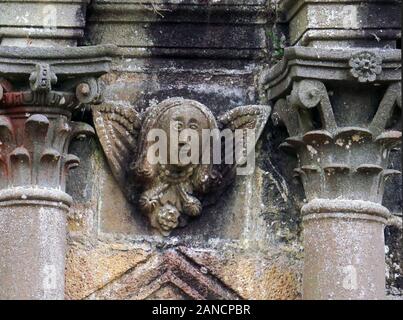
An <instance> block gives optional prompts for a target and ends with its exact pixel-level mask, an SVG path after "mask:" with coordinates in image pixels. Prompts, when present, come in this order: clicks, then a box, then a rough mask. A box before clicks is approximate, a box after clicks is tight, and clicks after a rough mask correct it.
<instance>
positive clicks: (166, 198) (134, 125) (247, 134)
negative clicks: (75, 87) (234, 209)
mask: <svg viewBox="0 0 403 320" xmlns="http://www.w3.org/2000/svg"><path fill="white" fill-rule="evenodd" d="M269 113H270V108H269V107H268V106H243V107H238V108H235V109H233V110H231V111H229V112H227V113H225V114H224V115H222V116H221V117H219V118H218V119H216V118H215V116H214V115H213V114H212V112H211V111H210V110H209V109H208V108H207V107H206V106H204V105H203V104H201V103H199V102H197V101H194V100H186V99H182V98H171V99H167V100H165V101H163V102H161V103H160V104H158V105H156V106H154V107H150V108H148V109H147V110H146V111H144V112H142V113H140V112H137V111H136V110H135V109H133V108H129V107H126V106H119V105H114V104H106V103H105V104H101V105H99V106H96V107H94V109H93V116H94V123H95V127H96V131H97V134H98V136H99V140H100V142H101V145H102V147H103V149H104V152H105V155H106V157H107V160H108V162H109V165H110V167H111V170H112V172H113V174H114V176H115V178H116V179H117V181H118V182H119V184H120V185H121V187H122V188H123V189H124V191H125V192H126V195H127V197H128V198H129V199H133V198H136V197H133V194H135V192H134V190H135V189H136V188H139V186H140V189H141V190H140V193H141V195H140V196H139V197H137V199H136V200H137V202H138V204H139V207H140V209H141V211H142V212H143V213H145V214H146V215H147V216H148V217H149V220H150V223H151V225H152V227H154V228H156V229H157V230H158V231H159V232H160V233H161V234H163V235H165V236H167V235H169V234H170V232H171V231H172V230H174V229H175V228H177V227H183V226H185V225H186V224H187V222H188V219H189V218H190V217H196V216H199V215H200V214H201V211H202V207H203V203H204V202H206V201H207V199H208V198H210V201H214V200H211V199H212V197H211V193H214V195H215V196H217V195H219V194H220V193H221V192H222V191H223V190H224V188H225V187H226V186H227V185H228V184H229V183H231V181H233V179H234V177H235V175H236V173H237V169H238V168H239V167H240V166H244V165H245V164H246V165H248V164H247V163H246V162H245V161H247V160H248V159H250V158H251V157H252V158H253V159H252V160H254V155H253V151H254V147H255V144H256V141H257V139H258V138H259V136H260V133H261V132H262V130H263V128H264V126H265V124H266V121H267V119H268V116H269ZM224 131H225V132H226V134H227V135H226V138H225V139H223V140H224V141H225V143H223V142H221V139H219V140H214V139H213V138H212V136H209V138H207V139H204V138H203V137H205V136H204V135H203V133H205V132H208V133H212V132H216V133H218V137H220V136H219V134H220V133H222V132H224ZM185 132H187V133H193V134H194V135H191V134H190V135H187V134H186V135H183V133H185ZM158 133H160V134H162V135H161V136H159V137H158V139H155V137H156V136H155V135H156V134H158ZM231 134H232V135H231ZM213 136H214V134H213ZM161 137H162V138H161ZM237 138H239V139H238V140H237ZM214 141H215V142H216V144H215V145H214ZM217 141H219V143H218V151H217V148H216V149H215V156H214V146H216V147H217ZM157 142H160V143H161V144H160V146H161V148H158V150H157V151H156V149H155V146H156V144H158V143H157ZM162 142H165V143H162ZM195 142H196V143H195ZM211 143H213V144H211ZM228 145H231V146H232V147H233V148H232V149H227V146H228ZM164 146H165V147H166V148H165V151H164ZM237 146H238V147H237ZM193 147H195V148H193ZM195 149H196V152H195ZM151 151H152V152H151ZM189 151H191V152H189ZM189 153H190V154H191V155H192V156H191V158H192V159H191V161H187V162H186V161H183V157H182V156H183V155H184V154H186V155H188V154H189ZM168 154H169V160H167V161H166V162H164V161H155V160H156V158H158V160H161V159H163V158H165V157H166V156H167V155H168ZM218 154H219V157H218V161H216V160H217V155H218ZM206 155H207V157H206ZM237 155H240V156H237ZM221 156H222V157H221ZM228 156H230V157H228ZM172 157H173V158H172ZM231 157H232V159H233V161H232V162H231V161H226V160H229V159H230V158H231ZM173 159H174V160H176V161H173ZM187 159H188V158H187ZM206 159H207V161H205V160H206Z"/></svg>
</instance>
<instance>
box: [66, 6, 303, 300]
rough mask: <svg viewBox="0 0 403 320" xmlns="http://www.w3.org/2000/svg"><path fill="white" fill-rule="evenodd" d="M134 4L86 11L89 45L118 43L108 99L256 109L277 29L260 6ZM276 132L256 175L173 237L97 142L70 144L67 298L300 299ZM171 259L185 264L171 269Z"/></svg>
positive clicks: (292, 193) (107, 80)
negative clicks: (117, 174) (159, 228)
mask: <svg viewBox="0 0 403 320" xmlns="http://www.w3.org/2000/svg"><path fill="white" fill-rule="evenodd" d="M135 3H136V2H135V1H134V2H132V3H131V5H127V4H123V3H121V4H120V3H119V2H117V3H116V2H115V3H114V5H112V4H110V3H108V2H107V1H95V2H94V5H93V7H92V8H91V7H90V9H89V12H88V17H87V20H88V22H87V29H86V37H85V38H86V40H85V43H86V44H100V43H113V44H117V45H118V46H119V47H120V48H119V51H118V54H117V56H116V57H115V58H114V61H113V70H112V72H111V73H109V74H108V75H107V76H105V77H104V78H103V83H104V85H105V91H104V96H105V100H106V101H112V102H113V101H119V102H120V103H123V104H126V105H129V106H131V107H133V108H136V109H138V110H142V109H145V108H148V107H150V106H152V105H155V104H157V103H158V102H160V101H162V100H164V99H166V98H169V97H176V96H181V97H184V98H189V99H195V100H197V101H200V102H202V103H203V104H205V105H206V106H208V107H209V108H210V109H211V110H212V111H213V113H214V114H215V115H216V116H217V115H220V114H223V113H224V112H225V111H227V110H230V109H232V108H234V107H236V106H241V105H248V104H258V103H259V102H260V101H259V94H258V86H257V78H258V74H259V72H260V69H261V67H262V66H263V65H264V64H265V63H266V62H267V60H268V59H267V58H268V55H267V53H268V43H267V25H268V24H270V23H272V22H273V21H272V18H273V12H272V11H271V9H268V8H267V6H266V4H265V1H260V0H254V1H244V2H243V4H240V3H239V1H215V2H214V3H213V2H205V1H180V2H172V3H175V4H167V3H168V2H166V4H164V5H163V4H161V3H162V2H161V3H160V2H156V3H155V4H154V5H152V4H142V5H140V4H135ZM112 7H113V8H112ZM101 22H102V23H101ZM80 116H82V115H80V114H77V117H78V118H79V117H80ZM84 117H85V115H84ZM275 136H276V134H275V133H273V130H272V128H271V127H270V126H269V127H268V128H267V129H266V130H265V132H264V133H263V135H262V138H261V140H260V141H259V143H258V159H257V166H256V172H255V174H254V175H253V176H251V177H238V178H237V180H236V182H235V183H234V184H233V185H232V186H231V187H230V188H229V189H228V190H227V191H226V192H225V194H223V195H222V196H221V197H220V199H219V200H218V201H217V202H215V203H213V204H211V205H208V206H206V207H205V209H204V211H203V215H202V216H201V217H200V218H197V219H194V220H192V221H191V222H190V224H189V225H188V226H187V227H186V228H182V229H178V230H176V231H174V232H173V233H172V234H171V236H170V237H168V238H164V237H161V236H160V235H158V234H157V233H156V232H155V231H153V230H152V229H151V228H150V226H149V224H148V221H147V219H146V217H144V216H143V215H142V214H141V213H140V211H139V209H138V208H137V207H136V205H133V204H130V203H129V202H128V201H127V199H126V198H125V196H124V194H122V192H121V191H120V188H119V187H118V185H117V183H116V182H115V180H114V178H113V176H112V174H111V172H110V169H109V168H108V165H107V164H106V160H105V156H104V154H103V152H102V151H101V149H100V146H99V144H98V142H97V140H96V139H92V140H91V141H81V142H77V143H76V144H75V145H74V146H73V147H72V148H73V150H74V152H76V153H78V154H80V157H81V159H82V162H81V163H82V165H81V167H80V168H78V169H77V170H75V171H74V172H73V173H72V174H71V176H70V179H69V185H68V190H69V192H70V193H71V194H72V196H73V198H74V199H75V204H74V206H73V209H72V210H71V213H70V215H69V229H70V236H69V246H70V250H69V254H68V263H67V278H66V296H67V297H68V298H70V299H76V298H85V297H90V298H129V297H136V298H150V299H152V298H189V297H191V298H195V297H200V296H201V297H210V298H225V297H231V298H244V299H296V298H298V297H299V296H300V278H301V266H302V260H301V258H302V248H301V243H300V241H299V224H298V221H299V218H298V203H299V202H298V201H301V200H302V197H301V196H298V195H301V188H300V187H299V185H298V184H297V183H296V182H294V181H293V180H292V178H291V177H285V175H284V172H280V171H279V170H280V169H279V168H278V167H279V162H281V163H287V161H284V158H282V160H280V159H281V156H280V155H279V154H278V152H277V151H276V150H275V149H274V148H275V146H273V145H272V142H271V141H272V140H273V139H274V138H275ZM281 170H285V171H287V169H286V168H281ZM286 179H288V180H286ZM296 190H297V191H299V193H298V192H296ZM169 254H175V255H178V257H177V258H175V259H177V260H179V261H182V259H183V263H182V262H180V263H179V264H180V266H176V265H175V263H173V262H171V260H170V259H168V258H166V256H167V255H169ZM175 259H174V260H175ZM164 261H168V262H164ZM182 268H183V269H182ZM167 270H170V271H167ZM171 272H172V273H173V274H174V275H175V276H172V277H171V276H169V274H171ZM182 274H183V275H182ZM170 277H171V278H170ZM176 277H178V278H179V279H180V281H179V280H178V279H177V278H176ZM167 279H168V280H167Z"/></svg>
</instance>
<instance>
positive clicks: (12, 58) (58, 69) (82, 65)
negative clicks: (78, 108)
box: [0, 45, 116, 77]
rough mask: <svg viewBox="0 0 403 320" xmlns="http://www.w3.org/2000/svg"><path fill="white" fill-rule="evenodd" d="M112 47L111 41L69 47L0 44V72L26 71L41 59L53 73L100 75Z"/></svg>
mask: <svg viewBox="0 0 403 320" xmlns="http://www.w3.org/2000/svg"><path fill="white" fill-rule="evenodd" d="M115 49H116V48H115V46H113V45H103V46H92V47H71V48H59V47H49V48H42V47H35V48H26V47H25V48H23V47H8V46H0V74H1V75H2V76H24V75H29V74H30V73H31V72H32V71H33V70H34V68H35V65H37V64H38V63H43V62H45V63H47V64H49V65H50V66H51V67H52V71H53V72H54V73H55V74H56V75H57V76H61V77H64V76H65V77H72V76H83V75H92V76H100V75H102V74H104V73H106V72H108V70H109V64H110V62H111V56H113V55H114V50H115Z"/></svg>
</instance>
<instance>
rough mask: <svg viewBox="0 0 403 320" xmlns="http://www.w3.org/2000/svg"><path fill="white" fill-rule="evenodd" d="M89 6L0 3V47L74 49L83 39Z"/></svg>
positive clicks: (57, 1)
mask: <svg viewBox="0 0 403 320" xmlns="http://www.w3.org/2000/svg"><path fill="white" fill-rule="evenodd" d="M89 2H90V1H89V0H72V1H65V0H45V1H34V0H24V1H21V0H1V1H0V45H6V46H8V45H11V46H13V45H19V46H31V45H35V46H53V45H56V46H64V45H69V46H74V45H76V44H77V40H78V39H80V38H81V37H83V35H84V26H85V16H86V7H87V5H88V3H89ZM60 13H63V14H60Z"/></svg>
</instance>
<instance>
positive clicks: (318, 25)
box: [278, 0, 401, 48]
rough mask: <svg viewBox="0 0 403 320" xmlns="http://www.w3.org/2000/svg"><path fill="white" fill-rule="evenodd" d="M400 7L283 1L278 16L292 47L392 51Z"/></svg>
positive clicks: (389, 1) (383, 0)
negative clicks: (362, 48) (386, 48)
mask: <svg viewBox="0 0 403 320" xmlns="http://www.w3.org/2000/svg"><path fill="white" fill-rule="evenodd" d="M400 7H401V2H400V1H399V0H371V1H368V0H355V1H351V0H330V1H325V2H324V1H319V0H287V1H280V4H279V7H278V12H279V13H278V16H279V22H280V23H283V24H286V25H288V27H289V30H290V35H289V38H290V45H292V46H309V47H317V48H325V47H328V48H337V47H338V48H346V47H354V46H362V47H379V46H383V47H385V46H388V47H389V48H395V46H396V41H397V40H399V39H400V38H401V31H400V20H401V10H400ZM374 40H375V41H374Z"/></svg>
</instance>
